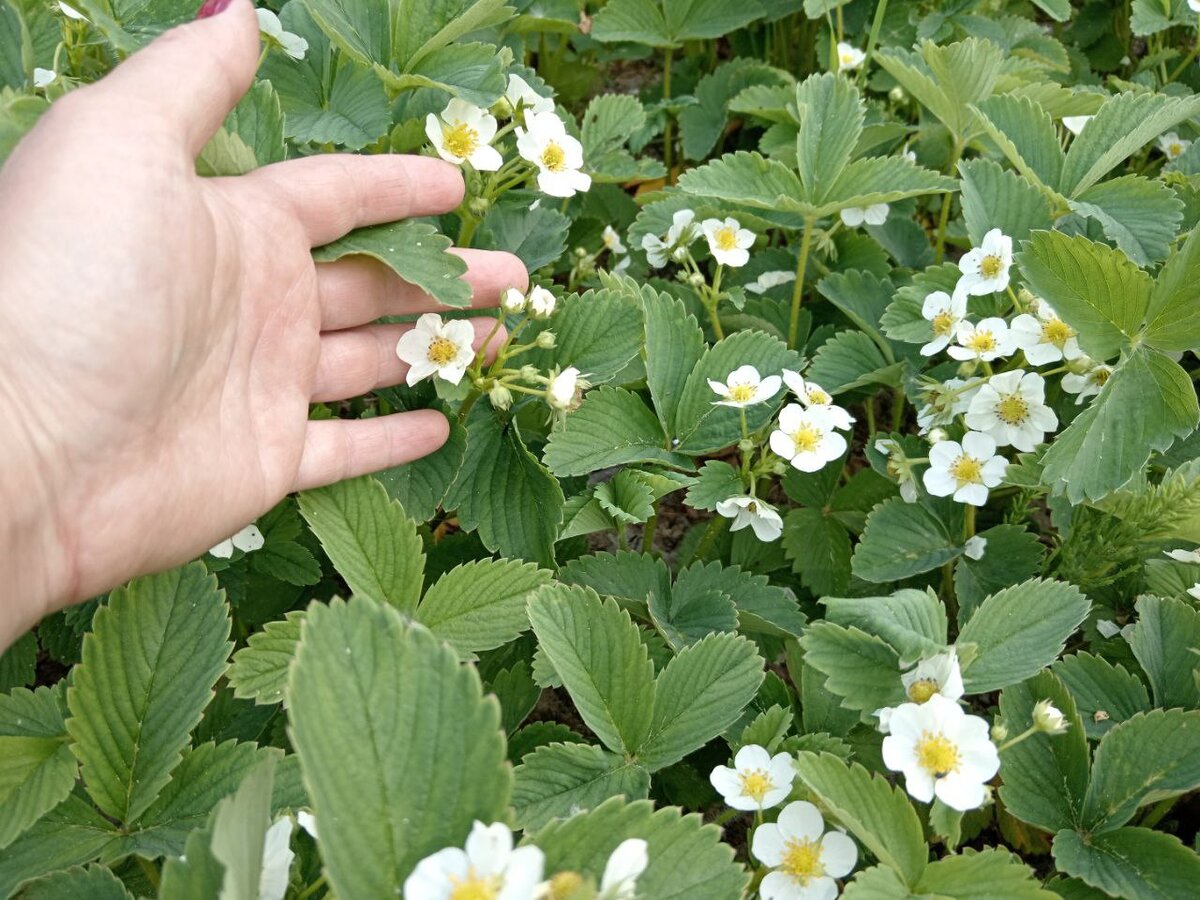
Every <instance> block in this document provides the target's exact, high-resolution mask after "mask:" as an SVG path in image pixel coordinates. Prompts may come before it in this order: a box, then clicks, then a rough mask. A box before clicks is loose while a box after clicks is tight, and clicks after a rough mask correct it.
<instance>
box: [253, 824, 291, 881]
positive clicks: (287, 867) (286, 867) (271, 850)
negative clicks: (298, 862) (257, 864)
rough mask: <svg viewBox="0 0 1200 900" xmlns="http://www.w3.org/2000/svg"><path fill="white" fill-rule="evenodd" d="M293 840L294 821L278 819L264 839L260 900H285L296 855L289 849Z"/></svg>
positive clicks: (259, 878) (260, 875)
mask: <svg viewBox="0 0 1200 900" xmlns="http://www.w3.org/2000/svg"><path fill="white" fill-rule="evenodd" d="M291 839H292V819H291V817H290V816H283V817H282V818H280V819H277V820H276V821H275V823H274V824H272V825H271V827H270V828H268V829H267V834H266V836H265V837H264V838H263V854H262V870H261V873H260V874H259V877H258V898H259V900H283V897H284V895H285V894H286V893H287V889H288V873H289V872H290V871H291V868H292V860H293V859H294V858H295V856H296V854H294V853H293V852H292V851H291V848H290V847H288V844H289V843H290V841H291Z"/></svg>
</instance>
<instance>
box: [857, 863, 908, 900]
mask: <svg viewBox="0 0 1200 900" xmlns="http://www.w3.org/2000/svg"><path fill="white" fill-rule="evenodd" d="M913 896H914V895H913V894H912V893H911V892H910V891H909V889H908V887H907V886H906V885H905V883H904V879H903V878H901V877H900V876H899V875H897V874H896V871H895V870H894V869H890V868H888V867H887V866H872V867H871V868H869V869H860V870H859V871H858V872H855V873H854V878H853V880H852V881H850V882H848V883H847V884H846V889H845V890H844V891H842V897H844V898H845V900H911V898H912V897H913Z"/></svg>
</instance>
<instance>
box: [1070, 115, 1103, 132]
mask: <svg viewBox="0 0 1200 900" xmlns="http://www.w3.org/2000/svg"><path fill="white" fill-rule="evenodd" d="M1094 118H1096V117H1095V116H1063V120H1062V123H1063V125H1064V126H1065V127H1066V129H1067V131H1069V132H1071V134H1079V132H1081V131H1083V126H1084V125H1086V124H1087V123H1088V122H1090V121H1092V119H1094Z"/></svg>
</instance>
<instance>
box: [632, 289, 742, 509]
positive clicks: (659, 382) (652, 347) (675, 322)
mask: <svg viewBox="0 0 1200 900" xmlns="http://www.w3.org/2000/svg"><path fill="white" fill-rule="evenodd" d="M642 310H643V318H644V320H645V325H646V335H645V349H644V351H643V358H644V359H645V362H646V386H647V387H649V389H650V397H651V398H652V399H653V400H654V409H655V410H656V411H657V412H658V420H659V421H660V422H661V423H662V425H663V429H664V430H665V431H666V433H668V434H674V433H675V431H676V421H675V413H676V410H677V409H678V408H679V400H680V396H681V395H682V393H683V388H684V385H685V384H686V383H687V379H688V375H689V374H690V373H691V371H692V370H693V369H694V368H695V367H696V364H697V363H698V362H700V357H701V355H702V354H703V352H704V332H703V331H701V330H700V326H699V325H698V324H697V323H696V319H695V317H694V316H692V314H691V313H689V312H688V311H687V308H686V307H685V306H684V305H683V301H681V300H679V299H678V298H676V297H672V296H671V295H670V294H661V293H657V292H654V291H649V290H647V291H644V292H643V294H642ZM722 499H724V498H722Z"/></svg>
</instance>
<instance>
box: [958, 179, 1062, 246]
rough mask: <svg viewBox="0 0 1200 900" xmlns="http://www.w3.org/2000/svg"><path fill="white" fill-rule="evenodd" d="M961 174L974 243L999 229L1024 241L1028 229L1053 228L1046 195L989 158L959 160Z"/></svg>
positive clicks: (963, 197)
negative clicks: (992, 230) (960, 161)
mask: <svg viewBox="0 0 1200 900" xmlns="http://www.w3.org/2000/svg"><path fill="white" fill-rule="evenodd" d="M958 169H959V171H960V172H961V173H962V207H963V218H965V219H966V221H967V235H968V236H969V237H970V238H971V243H972V245H974V246H976V247H978V246H979V245H980V244H982V243H983V236H984V235H985V234H987V232H989V231H990V230H991V229H993V228H999V229H1000V230H1001V231H1002V232H1004V233H1005V234H1006V235H1008V236H1009V237H1011V238H1012V239H1013V240H1014V241H1023V240H1025V239H1026V238H1027V237H1029V232H1031V231H1040V230H1046V229H1048V228H1050V227H1051V225H1052V224H1053V220H1052V219H1051V218H1050V203H1049V201H1048V200H1047V199H1046V195H1045V194H1043V193H1042V192H1041V191H1040V190H1038V189H1037V187H1036V186H1035V185H1032V184H1030V183H1029V182H1028V181H1026V180H1025V179H1023V178H1021V177H1020V176H1019V175H1017V174H1016V173H1015V172H1009V171H1007V170H1005V169H1002V168H1000V166H999V165H998V164H996V163H994V162H992V161H991V160H990V159H971V160H967V161H965V162H962V163H959V166H958Z"/></svg>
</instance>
